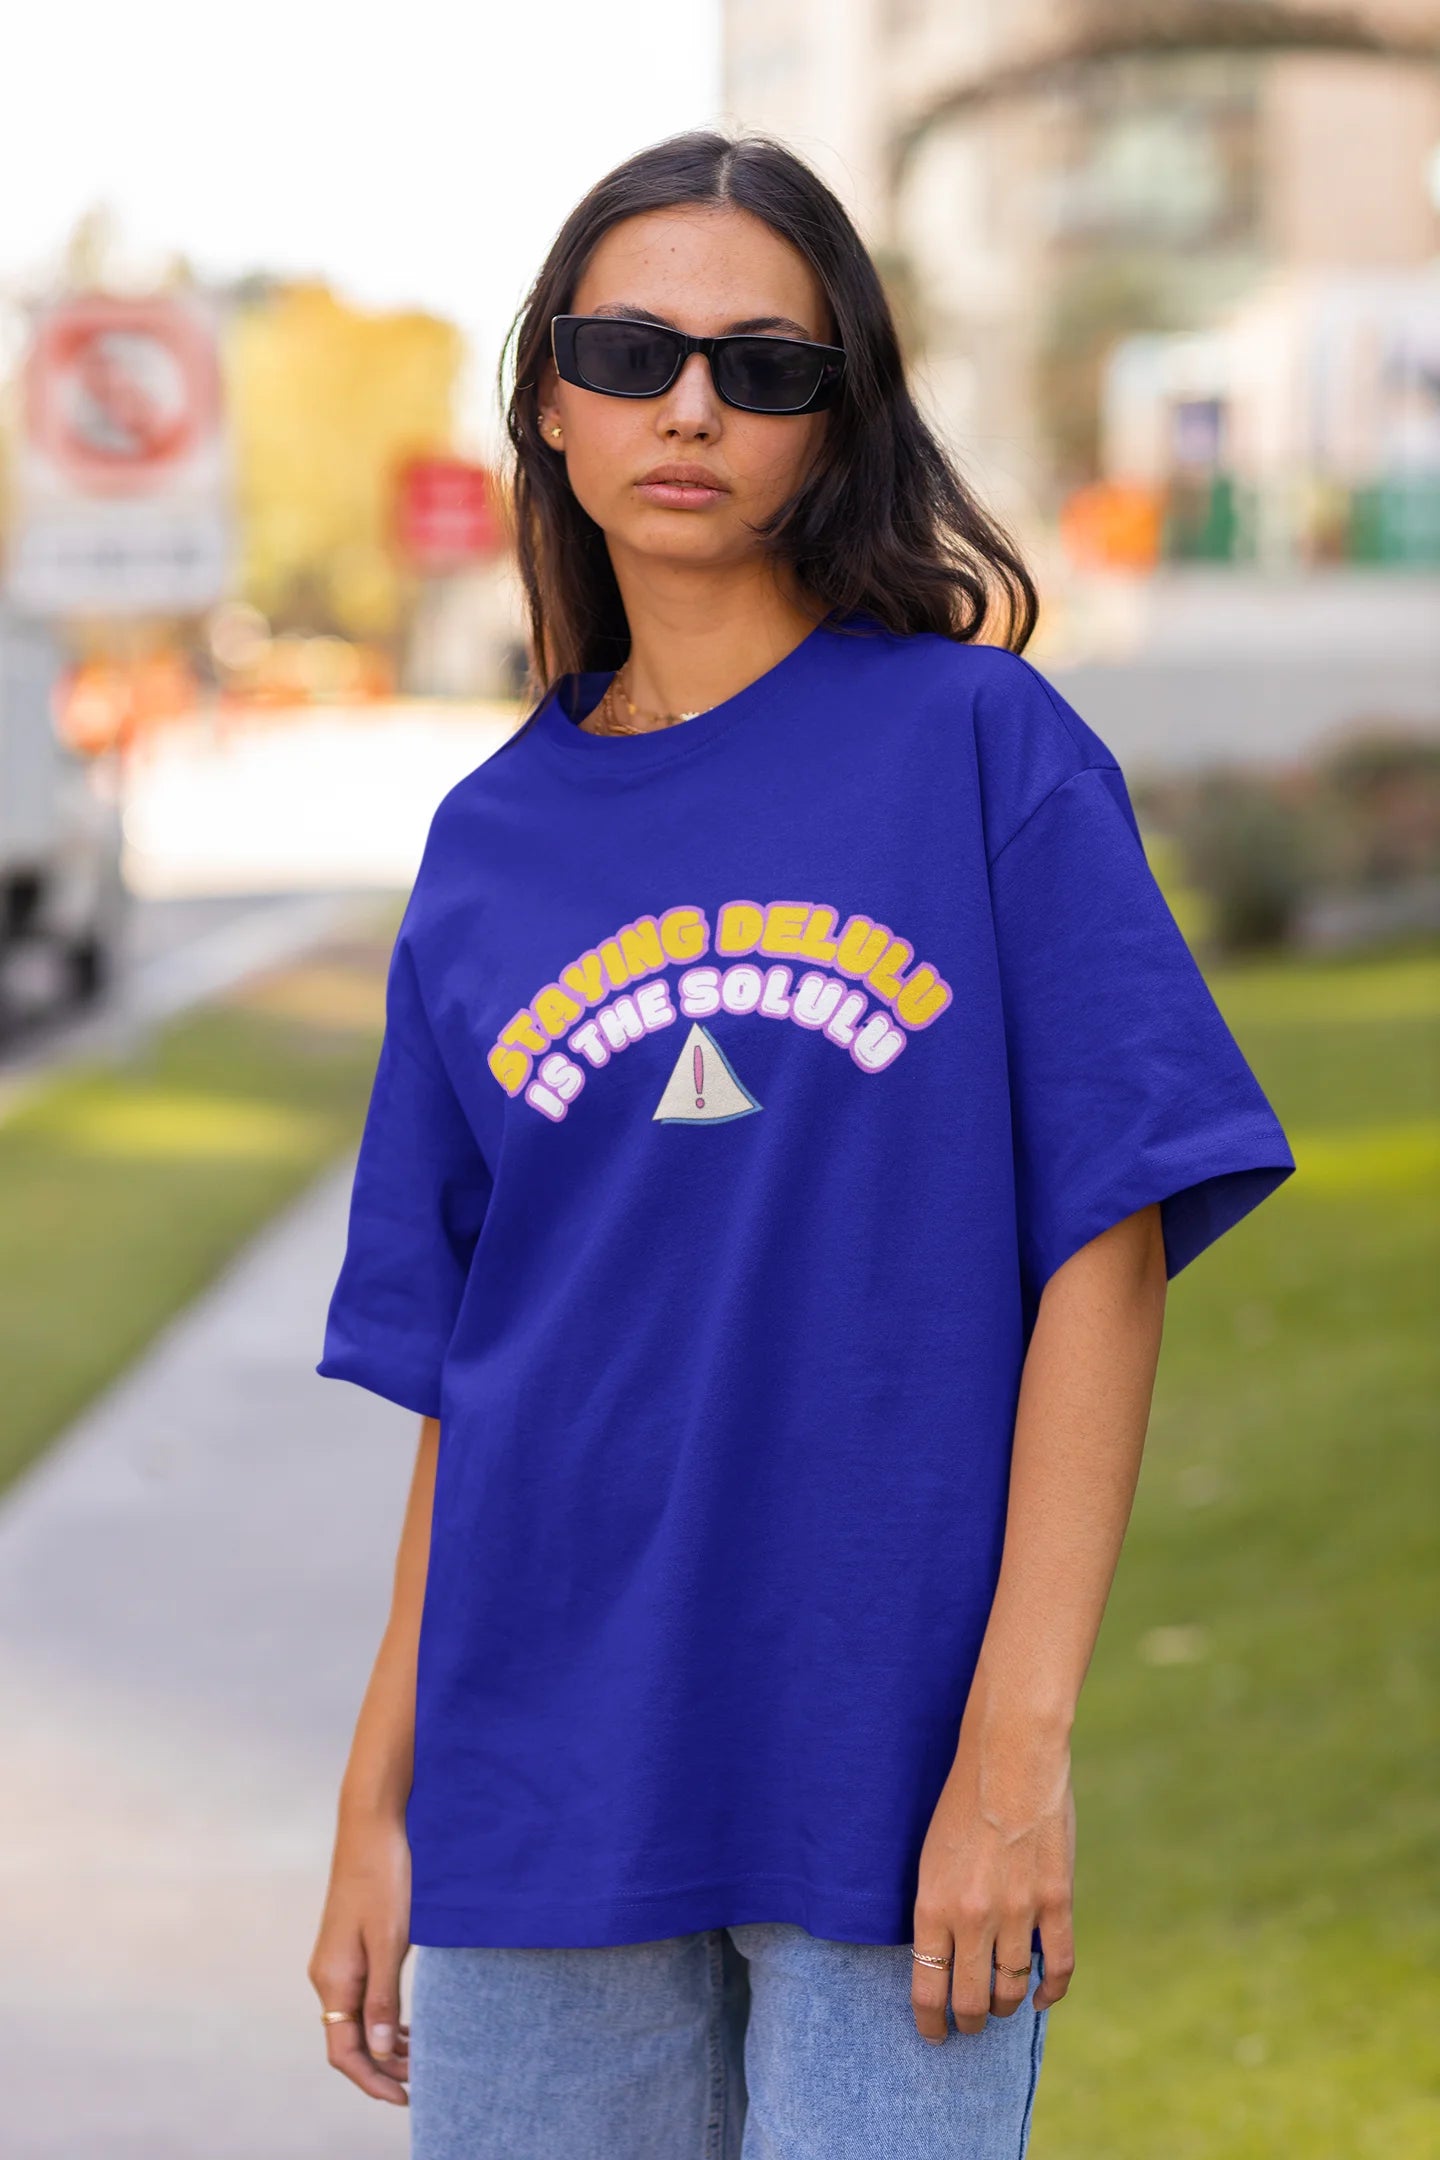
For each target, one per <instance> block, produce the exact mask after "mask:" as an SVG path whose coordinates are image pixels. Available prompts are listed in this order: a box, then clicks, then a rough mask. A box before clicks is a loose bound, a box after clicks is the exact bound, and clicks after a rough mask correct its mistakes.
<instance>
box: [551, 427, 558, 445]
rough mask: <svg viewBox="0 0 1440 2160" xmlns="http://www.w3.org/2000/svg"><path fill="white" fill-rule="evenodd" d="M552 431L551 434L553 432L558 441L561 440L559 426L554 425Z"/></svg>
mask: <svg viewBox="0 0 1440 2160" xmlns="http://www.w3.org/2000/svg"><path fill="white" fill-rule="evenodd" d="M550 433H551V434H552V435H553V436H554V437H555V439H556V441H557V442H558V441H559V438H560V430H559V428H558V427H552V428H551V430H550Z"/></svg>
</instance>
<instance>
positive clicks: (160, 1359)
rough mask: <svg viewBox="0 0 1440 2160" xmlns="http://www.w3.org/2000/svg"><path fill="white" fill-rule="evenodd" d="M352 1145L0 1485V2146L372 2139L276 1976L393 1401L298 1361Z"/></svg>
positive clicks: (395, 1496)
mask: <svg viewBox="0 0 1440 2160" xmlns="http://www.w3.org/2000/svg"><path fill="white" fill-rule="evenodd" d="M352 1171H353V1158H351V1159H350V1160H347V1161H346V1162H345V1163H344V1164H343V1165H341V1166H340V1167H339V1168H338V1169H337V1170H336V1171H334V1172H332V1173H330V1174H327V1176H326V1177H325V1178H324V1179H323V1180H322V1181H321V1182H320V1183H319V1184H318V1185H317V1186H315V1187H313V1188H312V1189H311V1190H310V1191H309V1192H308V1193H307V1194H306V1195H305V1196H304V1198H303V1199H302V1200H301V1201H300V1202H299V1203H298V1204H296V1205H295V1206H293V1207H292V1208H291V1209H290V1210H289V1211H288V1213H286V1214H285V1215H283V1216H282V1217H281V1218H279V1219H278V1220H277V1221H276V1222H274V1223H273V1224H271V1225H270V1226H269V1227H268V1228H267V1230H266V1231H265V1232H264V1233H263V1235H262V1236H261V1237H260V1238H259V1239H257V1240H256V1241H255V1242H254V1243H253V1244H252V1245H251V1246H249V1247H248V1248H247V1249H246V1250H245V1252H244V1253H242V1254H241V1255H240V1257H239V1259H238V1260H237V1261H236V1262H234V1263H233V1264H232V1265H231V1266H230V1268H229V1269H228V1270H227V1271H226V1273H225V1275H224V1276H223V1277H222V1278H221V1279H220V1281H219V1282H218V1283H217V1284H216V1285H214V1286H213V1287H212V1289H211V1291H210V1292H209V1293H207V1294H206V1295H205V1296H204V1297H203V1298H202V1299H201V1300H200V1301H199V1302H198V1303H197V1304H195V1305H194V1306H192V1307H191V1308H190V1309H189V1310H188V1311H187V1312H185V1313H184V1314H183V1315H181V1316H180V1318H179V1319H178V1320H177V1321H175V1322H173V1323H172V1324H171V1326H170V1327H169V1328H168V1329H167V1330H166V1331H165V1333H164V1334H163V1335H162V1336H161V1337H160V1338H159V1339H158V1340H157V1341H156V1342H155V1344H154V1345H153V1346H152V1347H151V1349H150V1351H149V1352H148V1353H147V1354H146V1355H145V1356H144V1357H143V1358H142V1359H141V1360H140V1361H139V1363H138V1364H136V1365H135V1366H134V1367H132V1368H131V1370H130V1371H129V1372H128V1373H127V1374H126V1375H125V1377H124V1378H123V1380H122V1381H121V1382H120V1383H119V1384H118V1385H117V1386H116V1387H114V1388H113V1389H112V1390H111V1391H110V1392H109V1393H107V1394H106V1395H105V1396H104V1397H102V1398H101V1399H100V1400H99V1401H98V1402H97V1403H96V1404H94V1405H93V1406H92V1408H91V1409H90V1410H89V1411H88V1412H87V1413H86V1415H85V1416H84V1417H82V1418H81V1420H80V1421H79V1423H78V1424H77V1425H76V1426H74V1427H73V1428H72V1429H71V1431H70V1432H69V1433H68V1434H66V1435H65V1436H64V1438H63V1439H62V1440H61V1442H60V1443H59V1444H58V1445H57V1446H55V1447H54V1448H52V1449H51V1450H50V1451H49V1453H48V1454H47V1455H46V1456H45V1457H44V1458H43V1459H42V1460H41V1461H40V1462H39V1463H38V1464H36V1465H35V1467H34V1468H33V1469H32V1470H31V1471H30V1472H29V1474H28V1475H27V1476H26V1477H25V1478H24V1479H23V1480H22V1481H21V1482H20V1483H19V1484H18V1485H17V1486H15V1487H13V1488H12V1489H11V1491H10V1493H9V1494H8V1495H7V1497H6V1499H5V1501H4V1503H3V1505H0V1728H3V1731H4V1733H5V1747H4V1775H3V1777H0V1874H3V1891H0V1897H3V1907H4V1914H5V1921H4V1929H3V1933H4V1939H5V1944H6V1955H5V1957H4V1959H3V1961H0V2032H3V2037H0V2060H3V2064H4V2070H3V2087H0V2089H3V2095H4V2098H3V2102H0V2110H3V2115H4V2120H5V2131H4V2136H3V2140H0V2143H3V2148H4V2151H5V2153H6V2155H7V2160H78V2156H80V2155H84V2160H370V2156H372V2155H376V2156H379V2155H388V2156H390V2160H398V2156H400V2155H403V2154H404V2153H405V2152H406V2151H407V2149H408V2142H409V2139H408V2124H409V2117H408V2113H407V2112H406V2111H405V2110H403V2109H400V2108H391V2107H386V2106H385V2105H384V2104H383V2103H381V2102H378V2101H372V2100H370V2099H368V2098H367V2097H366V2096H365V2095H364V2094H363V2093H361V2092H360V2091H359V2090H358V2088H356V2087H355V2086H353V2085H351V2084H350V2083H349V2081H348V2080H345V2079H342V2078H340V2077H338V2076H337V2075H336V2073H335V2072H334V2071H332V2070H331V2069H329V2068H328V2066H327V2064H326V2062H325V2051H324V2038H323V2032H322V2028H321V2025H320V2022H319V2016H318V2011H319V2005H318V2003H317V2001H316V1999H315V1996H314V1993H313V1991H312V1989H311V1988H310V1985H309V1983H308V1981H307V1980H306V1977H305V1965H306V1961H307V1959H308V1957H309V1955H310V1949H311V1945H312V1943H313V1941H314V1935H315V1928H316V1924H317V1921H318V1918H319V1912H320V1905H321V1900H322V1897H323V1893H324V1886H325V1875H326V1869H327V1865H328V1860H329V1852H330V1839H331V1833H332V1829H333V1821H334V1804H335V1796H336V1791H337V1787H338V1782H339V1777H340V1772H341V1768H342V1765H343V1762H344V1756H345V1751H346V1748H347V1746H348V1743H349V1737H350V1732H351V1728H352V1724H353V1720H354V1716H355V1712H356V1710H357V1708H358V1706H359V1702H360V1696H361V1692H362V1690H363V1687H364V1683H365V1679H366V1676H367V1674H368V1671H369V1667H370V1662H371V1659H372V1658H373V1656H374V1652H375V1647H376V1644H377V1642H378V1640H379V1633H380V1629H381V1627H382V1625H383V1621H384V1615H385V1611H386V1607H387V1604H388V1599H389V1592H390V1571H391V1567H392V1564H393V1559H394V1552H395V1543H396V1538H397V1536H398V1532H399V1527H400V1518H401V1512H402V1509H403V1507H404V1501H405V1493H406V1488H407V1485H408V1480H409V1475H410V1469H411V1465H412V1463H413V1460H414V1452H415V1443H416V1440H417V1438H418V1433H419V1421H418V1419H417V1418H416V1417H415V1416H414V1415H413V1414H412V1413H411V1412H409V1411H405V1410H400V1409H397V1408H395V1407H394V1406H393V1405H391V1404H388V1403H385V1402H382V1401H380V1400H379V1399H378V1398H377V1397H374V1396H371V1395H368V1394H366V1393H365V1392H364V1391H363V1390H360V1389H358V1388H352V1387H348V1386H346V1385H343V1384H341V1383H337V1382H335V1381H326V1380H321V1379H320V1378H319V1377H318V1376H317V1375H316V1373H315V1372H314V1370H313V1367H314V1365H315V1361H316V1359H317V1358H318V1357H319V1355H320V1342H321V1334H322V1328H323V1320H324V1309H325V1303H326V1300H327V1298H328V1296H329V1291H330V1286H331V1284H332V1282H333V1280H334V1276H335V1273H336V1271H337V1269H338V1267H339V1263H340V1256H341V1250H342V1244H343V1236H344V1223H345V1209H346V1203H347V1200H348V1194H349V1187H350V1178H351V1174H352Z"/></svg>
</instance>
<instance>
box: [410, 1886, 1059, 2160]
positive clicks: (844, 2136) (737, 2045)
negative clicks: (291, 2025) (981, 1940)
mask: <svg viewBox="0 0 1440 2160" xmlns="http://www.w3.org/2000/svg"><path fill="white" fill-rule="evenodd" d="M411 1957H412V1980H411V2001H410V2134H411V2146H410V2151H411V2160H560V2156H562V2155H563V2160H892V2156H893V2160H922V2156H923V2160H1021V2156H1022V2155H1023V2154H1024V2152H1025V2150H1026V2147H1027V2145H1028V2143H1029V2138H1030V2112H1031V2108H1032V2106H1033V2103H1034V2098H1035V2084H1036V2080H1037V2078H1038V2077H1039V2074H1040V2058H1041V2054H1042V2052H1043V2049H1044V2044H1045V2023H1046V2020H1047V2018H1048V2017H1049V2015H1050V2013H1049V2011H1048V2010H1041V2011H1037V2010H1036V2009H1035V2008H1034V2005H1033V1998H1034V1994H1035V1989H1036V1987H1037V1986H1038V1984H1039V1981H1040V1976H1041V1972H1042V1969H1043V1967H1042V1963H1041V1953H1040V1952H1039V1951H1038V1950H1037V1951H1036V1953H1035V1955H1034V1957H1033V1958H1032V1960H1031V1967H1030V1985H1029V1988H1028V1990H1027V1992H1026V1997H1025V2001H1024V2002H1023V2003H1022V2004H1021V2005H1020V2007H1019V2009H1017V2010H1016V2011H1015V2012H1014V2013H1013V2015H1012V2016H1010V2017H1008V2018H996V2017H991V2018H988V2019H987V2020H986V2022H985V2026H984V2028H983V2030H982V2031H980V2032H978V2033H962V2032H959V2031H957V2030H956V2028H955V2026H954V2023H953V2021H952V2022H951V2024H950V2030H949V2032H948V2034H947V2035H946V2038H945V2040H944V2041H943V2042H942V2043H940V2044H939V2045H936V2043H935V2042H933V2041H927V2040H922V2039H921V2037H920V2035H919V2033H918V2032H917V2031H916V2029H915V2021H914V2016H913V2013H912V2011H911V2008H910V1974H911V1963H910V1949H909V1945H908V1944H906V1943H899V1944H870V1943H846V1942H822V1941H820V1940H818V1939H817V1938H816V1937H814V1936H812V1935H808V1934H806V1932H805V1930H804V1929H803V1928H799V1927H796V1926H794V1925H792V1924H791V1923H789V1922H779V1921H776V1922H769V1921H766V1922H752V1923H747V1924H746V1925H743V1926H735V1927H723V1928H710V1929H707V1930H705V1931H704V1932H703V1933H699V1934H694V1935H676V1936H672V1937H669V1938H668V1939H666V1940H665V1941H662V1942H642V1943H623V1944H617V1945H615V1946H613V1947H607V1948H602V1949H579V1950H548V1949H547V1950H516V1949H441V1948H439V1947H437V1946H434V1945H427V1944H417V1945H416V1946H415V1948H414V1950H413V1951H412V1953H411Z"/></svg>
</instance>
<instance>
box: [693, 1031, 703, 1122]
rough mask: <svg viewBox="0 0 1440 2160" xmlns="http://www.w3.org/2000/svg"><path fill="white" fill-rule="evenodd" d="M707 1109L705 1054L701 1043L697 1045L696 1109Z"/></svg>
mask: <svg viewBox="0 0 1440 2160" xmlns="http://www.w3.org/2000/svg"><path fill="white" fill-rule="evenodd" d="M704 1107H705V1052H704V1051H703V1050H702V1049H701V1047H700V1045H699V1043H696V1045H695V1108H696V1109H697V1110H703V1109H704Z"/></svg>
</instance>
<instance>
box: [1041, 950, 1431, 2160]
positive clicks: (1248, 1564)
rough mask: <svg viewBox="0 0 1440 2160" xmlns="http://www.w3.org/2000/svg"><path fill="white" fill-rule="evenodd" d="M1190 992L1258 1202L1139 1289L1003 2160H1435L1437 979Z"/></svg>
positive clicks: (1335, 979) (1385, 978) (1378, 977)
mask: <svg viewBox="0 0 1440 2160" xmlns="http://www.w3.org/2000/svg"><path fill="white" fill-rule="evenodd" d="M1211 980H1212V986H1213V988H1214V990H1215V994H1216V996H1217V998H1218V999H1219V1002H1220V1004H1221V1006H1222V1008H1223V1010H1224V1011H1225V1014H1226V1017H1227V1019H1228V1020H1229V1021H1230V1024H1231V1026H1232V1027H1233V1028H1234V1030H1235V1032H1236V1034H1237V1036H1238V1038H1239V1040H1240V1042H1241V1044H1242V1046H1243V1048H1244V1050H1245V1052H1246V1055H1247V1056H1248V1057H1249V1059H1250V1061H1251V1063H1252V1065H1253V1066H1254V1068H1255V1071H1256V1072H1257V1074H1258V1075H1259V1078H1260V1080H1261V1083H1262V1085H1263V1086H1264V1087H1265V1089H1266V1091H1267V1093H1268V1094H1269V1096H1270V1099H1271V1101H1272V1102H1273V1103H1274V1105H1275V1107H1276V1110H1277V1111H1278V1113H1279V1115H1280V1117H1281V1120H1282V1122H1283V1123H1284V1124H1285V1126H1286V1129H1287V1132H1288V1133H1289V1135H1290V1138H1291V1142H1292V1145H1293V1147H1294V1150H1295V1156H1296V1162H1297V1166H1298V1167H1297V1170H1296V1174H1295V1176H1294V1177H1293V1178H1291V1179H1289V1180H1288V1181H1287V1183H1286V1184H1285V1185H1284V1186H1283V1187H1282V1188H1281V1189H1280V1191H1279V1192H1278V1193H1276V1194H1275V1195H1273V1196H1272V1197H1271V1198H1270V1199H1269V1200H1267V1201H1265V1202H1264V1203H1263V1204H1262V1205H1261V1206H1260V1207H1259V1208H1258V1209H1257V1210H1256V1211H1255V1212H1254V1213H1253V1214H1252V1215H1251V1216H1249V1217H1248V1218H1247V1219H1246V1221H1244V1222H1243V1223H1241V1224H1239V1225H1238V1226H1237V1227H1236V1228H1235V1229H1234V1230H1232V1231H1231V1232H1229V1233H1228V1235H1227V1236H1226V1237H1225V1238H1223V1239H1222V1240H1220V1242H1219V1243H1218V1244H1217V1245H1215V1246H1214V1247H1212V1248H1211V1250H1210V1251H1209V1252H1207V1253H1205V1254H1202V1256H1201V1257H1200V1258H1199V1259H1198V1260H1196V1261H1195V1262H1193V1263H1192V1265H1191V1267H1190V1268H1189V1269H1187V1270H1186V1271H1185V1272H1183V1273H1182V1274H1181V1275H1180V1276H1178V1277H1177V1278H1176V1280H1175V1282H1174V1283H1173V1284H1172V1286H1171V1291H1170V1306H1169V1315H1168V1319H1167V1323H1166V1333H1165V1347H1164V1352H1163V1355H1162V1358H1161V1365H1160V1374H1159V1380H1158V1384H1157V1389H1156V1399H1155V1410H1154V1416H1153V1419H1152V1422H1151V1428H1150V1439H1149V1443H1148V1446H1147V1451H1146V1461H1145V1467H1144V1472H1143V1475H1142V1478H1141V1485H1140V1492H1139V1496H1138V1498H1137V1502H1136V1508H1135V1515H1134V1520H1133V1523H1132V1527H1131V1531H1130V1535H1129V1538H1128V1540H1127V1543H1126V1547H1125V1552H1124V1555H1123V1557H1122V1560H1121V1563H1120V1572H1119V1575H1118V1578H1117V1581H1116V1586H1115V1590H1114V1593H1113V1596H1112V1598H1111V1602H1110V1606H1109V1610H1108V1611H1107V1614H1106V1618H1105V1624H1104V1627H1103V1629H1102V1631H1101V1638H1100V1644H1099V1647H1098V1649H1097V1652H1096V1657H1095V1662H1094V1665H1093V1666H1092V1668H1091V1673H1090V1677H1089V1679H1088V1681H1087V1683H1086V1688H1085V1693H1084V1697H1083V1700H1082V1703H1081V1712H1080V1720H1079V1725H1078V1729H1077V1733H1076V1740H1075V1769H1076V1789H1077V1805H1078V1810H1079V1884H1078V1897H1077V1907H1078V1909H1077V1923H1076V1924H1077V1952H1076V1975H1075V1980H1074V1982H1073V1984H1072V1988H1071V1993H1070V1996H1069V1997H1068V1999H1067V2000H1066V2001H1065V2002H1064V2003H1062V2004H1061V2005H1060V2006H1059V2007H1057V2009H1056V2010H1055V2012H1054V2014H1053V2016H1052V2018H1051V2020H1050V2027H1049V2037H1048V2041H1047V2050H1046V2063H1045V2071H1044V2075H1043V2076H1042V2078H1041V2081H1040V2090H1039V2096H1038V2098H1037V2102H1036V2112H1035V2128H1034V2138H1033V2144H1032V2151H1033V2153H1034V2155H1035V2160H1202V2156H1203V2160H1281V2156H1284V2160H1290V2156H1292V2155H1294V2156H1296V2160H1299V2156H1300V2155H1303V2156H1304V2160H1382V2156H1383V2160H1430V2156H1431V2155H1433V2154H1435V2153H1437V2152H1440V2078H1437V2069H1440V2058H1437V2033H1440V1982H1437V1973H1440V1911H1437V1905H1440V1901H1437V1895H1436V1891H1437V1856H1440V1748H1437V1722H1436V1703H1437V1691H1436V1687H1435V1679H1434V1673H1433V1667H1431V1665H1430V1660H1431V1657H1432V1654H1433V1651H1434V1648H1435V1642H1436V1636H1437V1625H1436V1623H1437V1610H1436V1596H1435V1588H1434V1585H1435V1580H1436V1555H1435V1539H1434V1534H1433V1531H1434V1523H1435V1518H1436V1508H1437V1496H1440V1494H1437V1487H1440V1480H1437V1473H1436V1448H1435V1437H1436V1426H1437V1417H1436V1409H1437V1401H1440V1386H1437V1381H1440V1372H1437V1358H1436V1351H1435V1336H1436V1332H1437V1331H1436V1314H1437V1297H1436V1291H1437V1285H1440V1264H1437V1263H1440V1239H1437V1207H1436V1202H1437V1186H1440V1179H1437V1168H1440V1086H1437V1079H1440V1028H1437V1018H1440V961H1437V960H1436V959H1435V958H1433V957H1427V956H1424V955H1413V954H1412V955H1409V956H1403V957H1396V958H1393V959H1388V960H1384V961H1378V960H1372V961H1353V962H1343V963H1340V962H1324V963H1318V962H1311V963H1291V964H1277V965H1270V964H1266V965H1263V966H1258V965H1257V966H1254V967H1249V968H1232V969H1228V970H1225V971H1223V972H1221V971H1217V972H1215V973H1214V974H1213V975H1212V977H1211Z"/></svg>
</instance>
